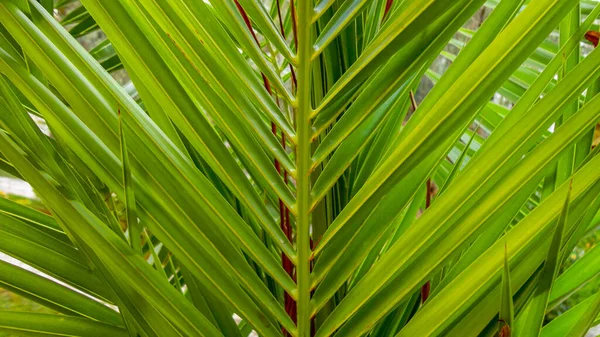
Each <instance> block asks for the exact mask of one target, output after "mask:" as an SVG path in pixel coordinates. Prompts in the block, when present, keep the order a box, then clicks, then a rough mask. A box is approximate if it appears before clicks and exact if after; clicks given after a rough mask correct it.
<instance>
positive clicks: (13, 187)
mask: <svg viewBox="0 0 600 337" xmlns="http://www.w3.org/2000/svg"><path fill="white" fill-rule="evenodd" d="M0 192H3V193H6V194H13V195H18V196H20V197H25V198H30V199H37V196H36V195H35V192H34V191H33V188H31V185H29V184H28V183H26V182H24V181H22V180H19V179H14V178H9V177H0Z"/></svg>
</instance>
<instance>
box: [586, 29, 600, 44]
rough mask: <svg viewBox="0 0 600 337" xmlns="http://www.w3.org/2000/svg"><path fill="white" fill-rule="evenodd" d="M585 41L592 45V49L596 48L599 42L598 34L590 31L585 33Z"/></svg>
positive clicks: (599, 33)
mask: <svg viewBox="0 0 600 337" xmlns="http://www.w3.org/2000/svg"><path fill="white" fill-rule="evenodd" d="M585 39H586V40H588V41H590V42H591V43H592V44H593V45H594V48H595V47H598V41H599V40H600V32H596V31H593V30H590V31H588V32H586V33H585Z"/></svg>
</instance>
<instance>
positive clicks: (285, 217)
mask: <svg viewBox="0 0 600 337" xmlns="http://www.w3.org/2000/svg"><path fill="white" fill-rule="evenodd" d="M234 1H235V5H236V7H237V9H238V11H239V12H240V14H241V15H242V18H243V19H244V22H245V23H246V26H247V28H248V30H249V31H250V33H251V34H252V37H253V38H254V41H255V42H256V44H257V45H258V46H260V43H259V41H258V37H257V36H256V33H254V29H253V28H252V23H251V21H250V18H249V17H248V14H246V11H245V10H244V8H243V7H242V6H241V5H240V3H239V2H238V0H234ZM290 66H291V65H290ZM261 76H262V79H263V84H264V86H265V89H266V90H267V92H268V93H269V94H270V95H272V94H273V91H272V89H271V84H270V83H269V79H267V77H266V76H265V74H263V73H261ZM275 99H276V100H277V105H279V99H278V98H277V95H276V96H275ZM271 131H272V132H273V134H274V135H275V136H277V126H276V125H275V123H273V122H271ZM281 145H282V146H283V147H284V148H285V135H284V134H283V133H282V134H281ZM274 165H275V169H276V170H277V172H278V173H279V174H281V165H280V164H279V161H278V160H277V159H275V160H274ZM283 175H284V179H285V182H286V184H287V172H286V171H285V170H284V172H283ZM279 221H280V224H281V230H282V231H283V232H284V233H285V235H286V237H287V238H288V240H290V242H291V240H292V232H291V226H290V217H289V211H288V209H287V207H286V206H285V205H284V203H283V201H282V200H281V199H279ZM281 264H282V266H283V269H284V270H285V271H286V272H287V273H288V275H290V277H291V278H292V279H293V280H294V281H295V280H296V279H295V275H294V265H293V264H292V261H290V259H289V258H288V257H287V256H286V255H285V254H284V253H281ZM284 306H285V311H286V313H287V314H288V315H289V316H290V318H292V320H293V321H294V323H296V316H297V315H296V301H294V299H293V298H292V297H291V296H290V295H289V294H288V293H287V292H286V293H284ZM282 332H283V334H284V336H286V337H287V336H291V334H290V333H289V332H288V331H287V330H285V328H282Z"/></svg>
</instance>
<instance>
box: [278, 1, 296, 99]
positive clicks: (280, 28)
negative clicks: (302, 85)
mask: <svg viewBox="0 0 600 337" xmlns="http://www.w3.org/2000/svg"><path fill="white" fill-rule="evenodd" d="M277 17H279V30H280V31H281V36H282V37H283V39H284V40H285V39H286V37H285V29H284V28H283V18H282V16H281V5H280V4H279V0H277ZM290 75H291V76H292V89H293V88H295V87H296V86H297V85H298V82H297V81H296V72H295V71H294V67H293V66H292V64H291V63H290Z"/></svg>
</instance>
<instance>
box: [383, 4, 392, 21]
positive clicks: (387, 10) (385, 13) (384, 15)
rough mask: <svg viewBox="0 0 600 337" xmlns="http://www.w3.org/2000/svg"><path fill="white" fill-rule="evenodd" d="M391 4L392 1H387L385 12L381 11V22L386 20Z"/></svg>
mask: <svg viewBox="0 0 600 337" xmlns="http://www.w3.org/2000/svg"><path fill="white" fill-rule="evenodd" d="M392 4H394V0H387V1H386V3H385V10H384V11H383V18H382V19H381V21H382V22H383V21H385V19H386V18H387V15H388V13H389V12H390V9H392Z"/></svg>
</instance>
